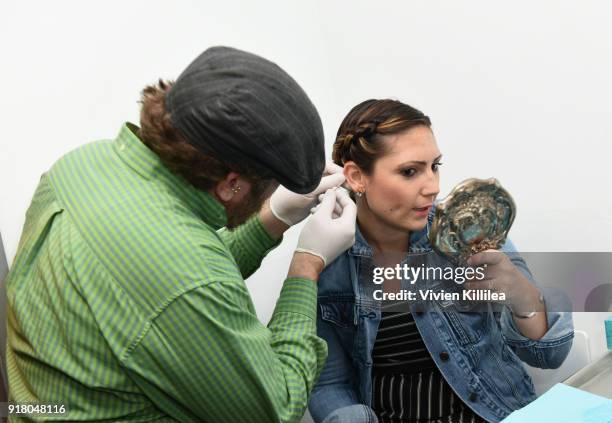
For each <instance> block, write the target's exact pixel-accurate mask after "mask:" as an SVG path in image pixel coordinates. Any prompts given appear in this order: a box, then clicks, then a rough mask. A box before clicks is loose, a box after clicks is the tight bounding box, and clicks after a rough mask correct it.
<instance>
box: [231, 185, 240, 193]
mask: <svg viewBox="0 0 612 423" xmlns="http://www.w3.org/2000/svg"><path fill="white" fill-rule="evenodd" d="M238 191H240V185H236V186H235V187H234V188H232V192H233V193H234V194H238Z"/></svg>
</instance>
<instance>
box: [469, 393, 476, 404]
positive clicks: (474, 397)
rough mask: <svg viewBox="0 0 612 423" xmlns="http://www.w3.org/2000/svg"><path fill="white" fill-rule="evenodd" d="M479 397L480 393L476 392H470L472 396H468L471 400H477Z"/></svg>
mask: <svg viewBox="0 0 612 423" xmlns="http://www.w3.org/2000/svg"><path fill="white" fill-rule="evenodd" d="M477 398H478V394H477V393H476V392H470V396H469V397H468V399H469V400H470V401H472V402H475V401H476V399H477Z"/></svg>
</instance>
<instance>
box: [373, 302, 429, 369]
mask: <svg viewBox="0 0 612 423" xmlns="http://www.w3.org/2000/svg"><path fill="white" fill-rule="evenodd" d="M372 360H373V366H374V369H375V370H376V371H387V372H398V373H414V372H422V371H423V370H427V369H433V368H435V367H436V363H435V362H434V361H433V359H432V358H431V355H430V354H429V351H427V347H426V346H425V343H424V342H423V338H421V334H420V333H419V330H418V329H417V326H416V322H415V321H414V317H413V316H412V313H410V312H409V311H407V312H398V313H395V312H384V311H383V313H382V315H381V319H380V324H379V326H378V332H377V334H376V341H375V342H374V349H373V350H372Z"/></svg>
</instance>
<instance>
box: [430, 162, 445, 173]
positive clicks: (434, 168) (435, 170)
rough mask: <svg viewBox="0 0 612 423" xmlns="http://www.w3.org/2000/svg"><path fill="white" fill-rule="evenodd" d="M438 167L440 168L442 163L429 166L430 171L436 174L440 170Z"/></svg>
mask: <svg viewBox="0 0 612 423" xmlns="http://www.w3.org/2000/svg"><path fill="white" fill-rule="evenodd" d="M440 166H442V163H440V162H437V163H434V164H432V165H431V169H432V170H433V171H434V172H437V171H438V170H440Z"/></svg>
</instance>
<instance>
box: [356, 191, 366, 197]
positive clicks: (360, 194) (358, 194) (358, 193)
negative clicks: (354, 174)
mask: <svg viewBox="0 0 612 423" xmlns="http://www.w3.org/2000/svg"><path fill="white" fill-rule="evenodd" d="M364 193H365V190H364V189H360V190H359V191H357V192H355V194H356V195H357V197H359V198H361V196H362V195H363V194H364Z"/></svg>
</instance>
